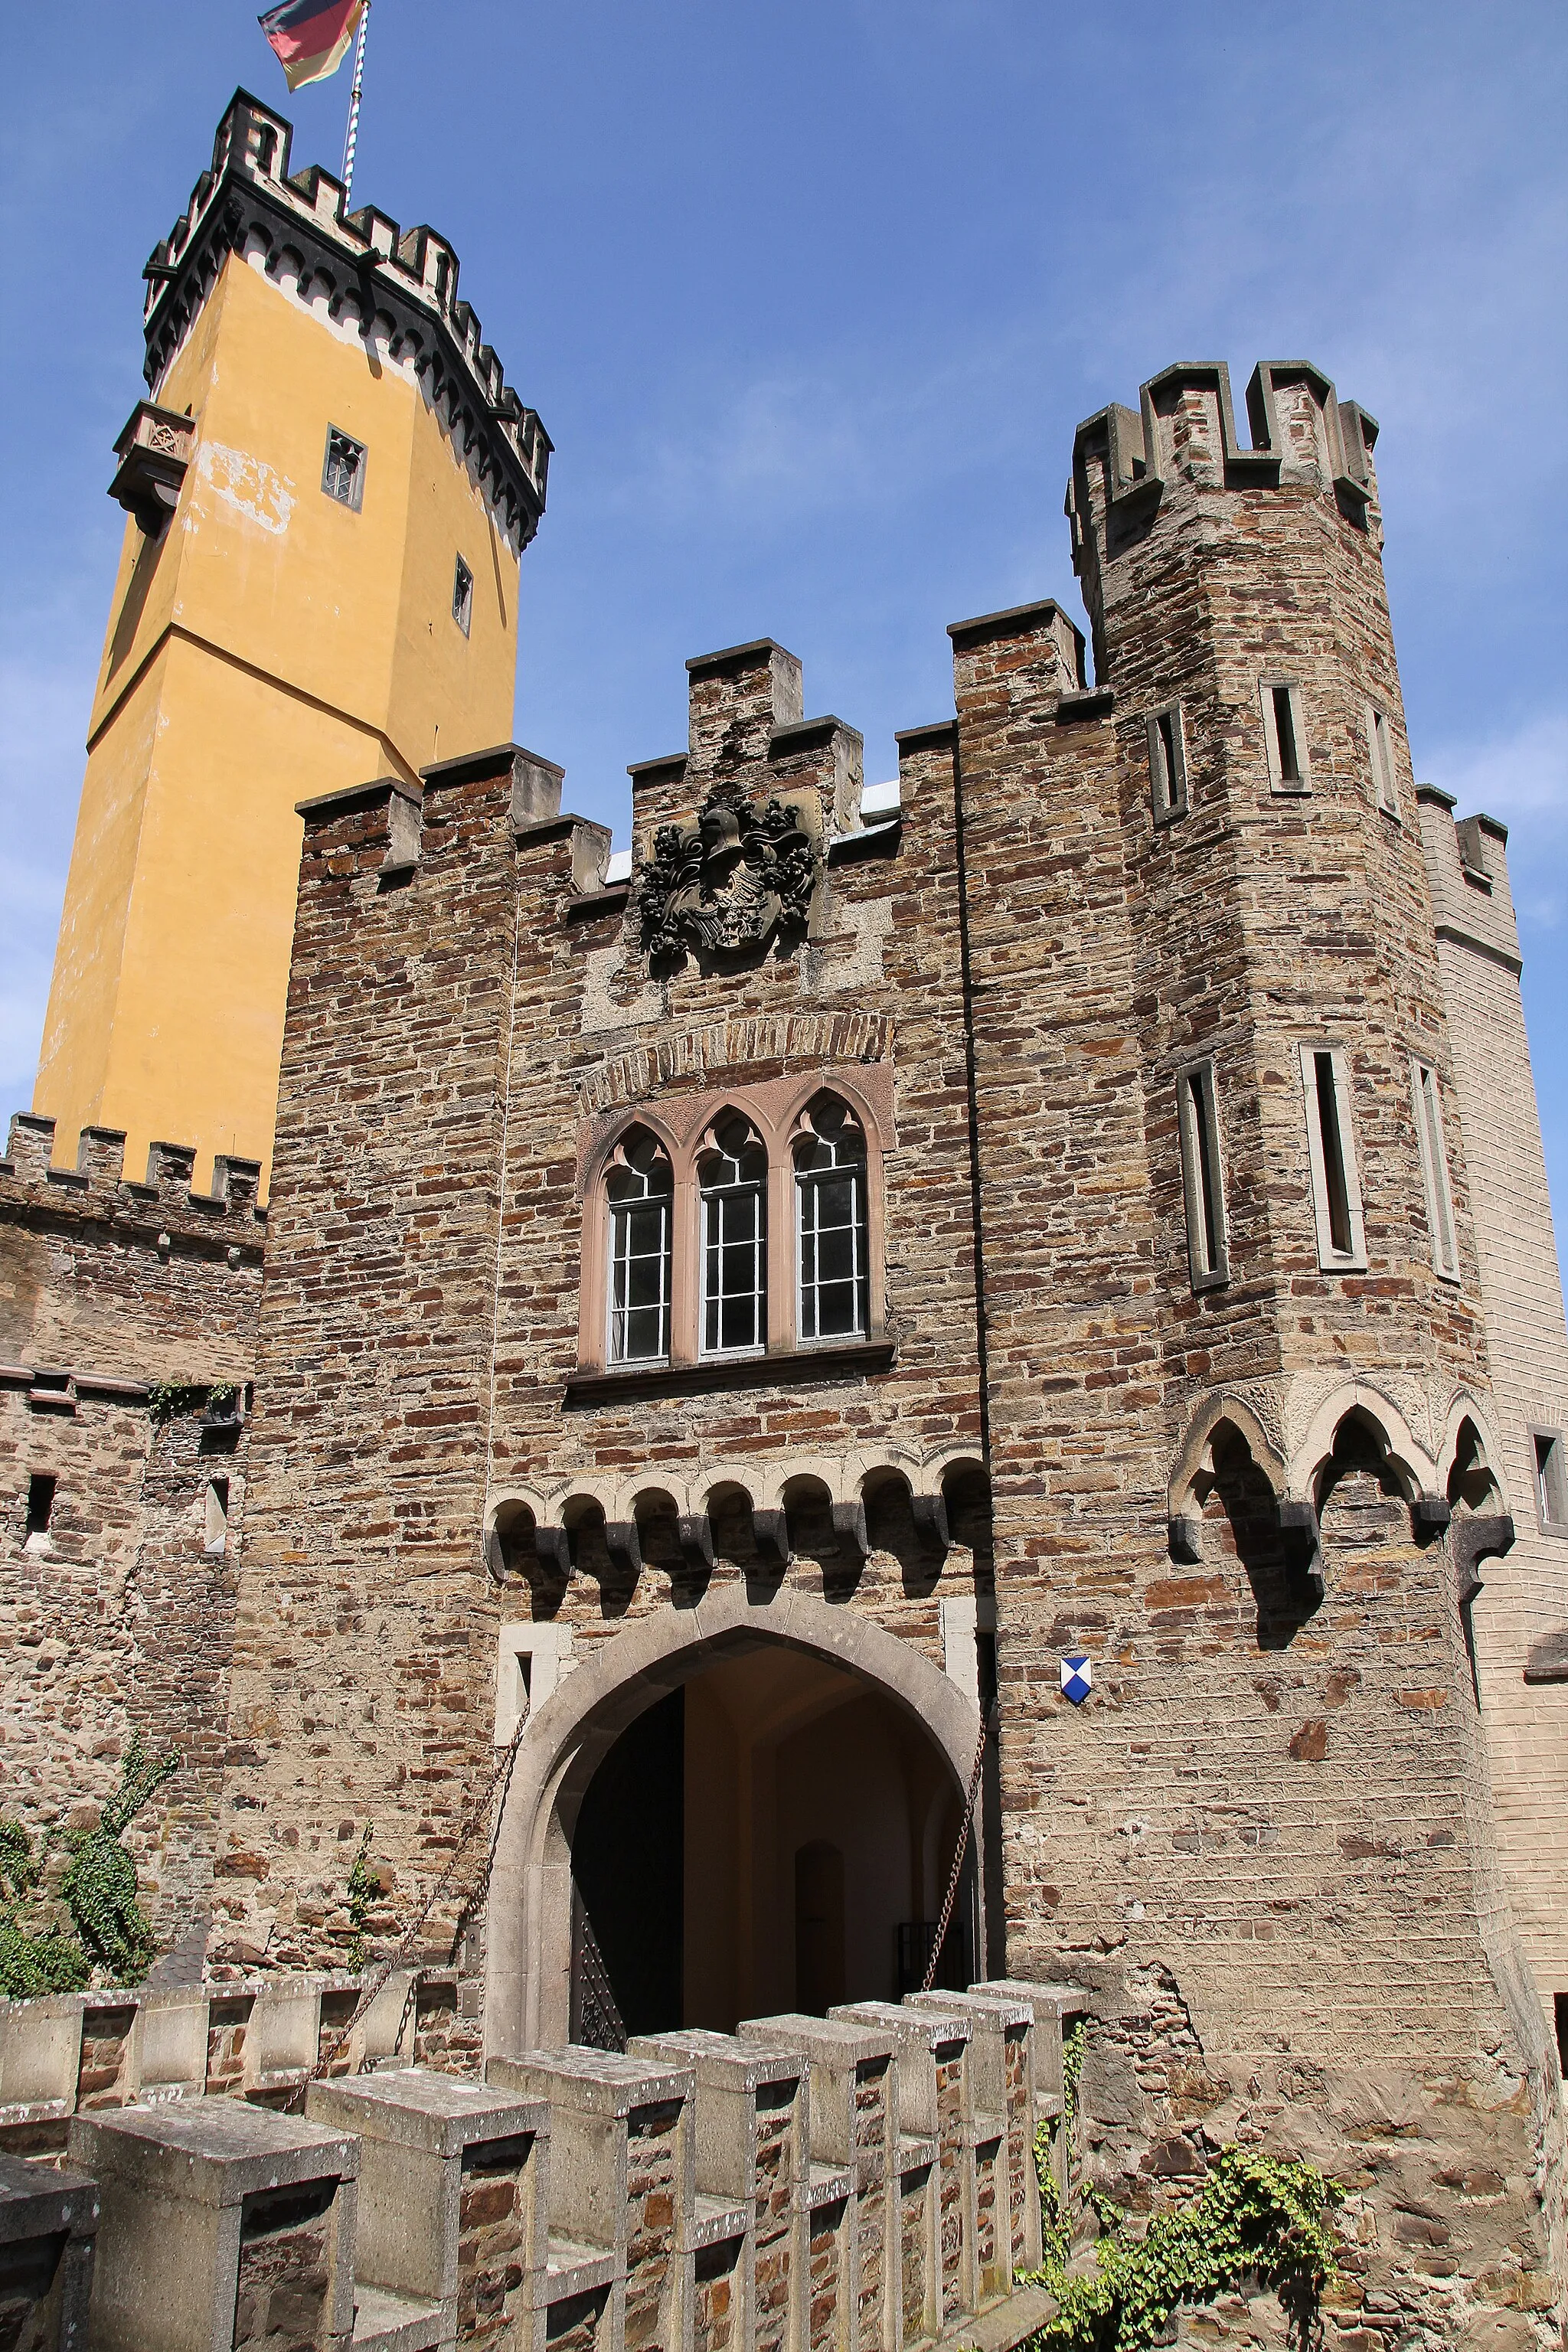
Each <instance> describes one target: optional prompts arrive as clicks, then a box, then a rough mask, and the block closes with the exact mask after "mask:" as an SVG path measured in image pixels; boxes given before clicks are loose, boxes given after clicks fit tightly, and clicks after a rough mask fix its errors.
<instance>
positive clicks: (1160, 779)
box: [1148, 702, 1187, 824]
mask: <svg viewBox="0 0 1568 2352" xmlns="http://www.w3.org/2000/svg"><path fill="white" fill-rule="evenodd" d="M1162 719H1164V720H1167V721H1168V722H1169V725H1170V732H1171V740H1170V745H1169V748H1168V749H1167V746H1166V742H1165V737H1164V733H1163V730H1162V727H1161V724H1160V722H1161V720H1162ZM1148 734H1149V797H1150V804H1151V806H1152V810H1153V814H1154V822H1155V824H1172V823H1173V820H1174V819H1175V818H1177V817H1179V816H1185V814H1186V813H1187V744H1186V729H1185V726H1184V721H1183V717H1182V706H1181V704H1180V703H1179V702H1168V703H1166V704H1165V706H1164V708H1163V709H1160V710H1152V711H1151V712H1150V713H1149V720H1148Z"/></svg>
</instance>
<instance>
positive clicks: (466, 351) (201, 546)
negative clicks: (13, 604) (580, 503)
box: [34, 90, 550, 1182]
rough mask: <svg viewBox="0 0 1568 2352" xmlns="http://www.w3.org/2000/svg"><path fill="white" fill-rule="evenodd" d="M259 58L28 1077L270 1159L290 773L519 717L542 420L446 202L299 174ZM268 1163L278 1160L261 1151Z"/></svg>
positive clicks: (227, 160)
mask: <svg viewBox="0 0 1568 2352" xmlns="http://www.w3.org/2000/svg"><path fill="white" fill-rule="evenodd" d="M289 138H290V126H289V123H288V122H286V121H284V120H283V119H282V117H281V116H280V115H277V114H274V113H272V112H271V111H270V110H268V108H267V107H265V106H262V105H260V104H259V103H258V100H255V99H253V98H250V97H248V96H247V94H246V93H245V92H244V91H243V90H241V91H239V92H238V93H237V95H236V97H235V99H234V100H233V103H232V104H231V105H230V107H229V109H228V111H227V113H226V115H225V117H224V119H223V121H222V122H221V124H220V125H219V127H218V133H217V139H216V144H215V146H214V150H213V163H212V170H211V171H210V172H205V173H203V174H202V177H201V179H200V180H199V181H198V182H197V184H196V187H195V193H194V194H193V196H192V198H191V205H190V209H189V211H188V212H187V213H186V214H185V215H184V218H183V219H182V220H180V221H179V222H178V223H177V224H176V226H175V227H174V231H173V233H172V235H171V236H170V237H169V238H168V240H167V242H166V243H165V244H163V245H160V246H159V247H158V248H157V250H156V252H155V253H154V254H153V258H152V260H151V261H150V262H149V263H148V265H147V272H146V275H147V278H148V295H147V304H146V316H145V331H146V341H147V362H146V370H145V373H146V379H147V383H148V387H149V389H150V391H151V393H152V395H153V396H152V399H151V400H150V401H143V402H142V404H140V405H139V406H138V408H137V410H136V411H135V413H134V415H132V419H131V422H130V424H129V425H127V426H126V428H125V431H124V432H123V433H122V434H121V437H120V440H119V441H118V443H117V444H116V445H115V446H116V453H117V455H118V456H119V457H120V459H121V465H120V469H119V471H118V473H117V474H116V476H115V478H114V482H113V484H112V488H111V494H112V496H114V497H115V498H116V499H119V501H120V502H121V505H122V506H124V507H125V508H126V509H127V512H128V517H129V520H128V521H127V524H126V530H125V541H124V546H123V549H122V551H121V560H120V572H119V577H118V579H117V581H116V583H115V589H114V601H113V605H112V607H111V610H110V622H109V630H108V635H107V638H106V642H105V646H104V653H103V663H102V667H101V669H100V673H99V679H98V687H97V691H96V693H95V696H94V698H93V707H92V719H91V725H90V728H89V733H88V762H87V774H86V778H85V781H84V782H83V786H82V796H81V812H80V814H79V818H78V821H77V833H76V842H75V846H74V848H73V850H72V853H71V866H70V877H69V880H68V885H67V888H66V901H65V912H64V916H63V918H62V920H61V924H60V936H59V943H58V948H57V950H56V953H55V969H54V978H53V982H52V984H51V987H50V991H49V1005H48V1013H47V1019H46V1022H45V1027H44V1043H43V1052H42V1055H41V1056H40V1060H39V1066H38V1083H37V1094H36V1096H35V1098H34V1108H35V1109H36V1110H37V1111H38V1112H40V1113H42V1114H44V1115H45V1116H52V1117H53V1118H55V1119H56V1121H57V1122H58V1124H57V1129H56V1132H57V1136H58V1139H59V1141H58V1145H57V1149H60V1148H62V1147H63V1148H64V1149H65V1150H66V1151H69V1150H71V1148H72V1145H73V1142H74V1139H75V1137H76V1136H77V1134H78V1133H79V1130H80V1129H82V1128H83V1127H89V1126H91V1127H110V1128H123V1129H125V1130H126V1133H127V1139H128V1141H127V1152H126V1166H127V1172H128V1173H130V1174H132V1175H133V1176H134V1175H139V1174H140V1173H141V1170H142V1165H143V1164H144V1161H145V1156H146V1152H147V1148H148V1146H149V1144H150V1143H152V1142H153V1140H154V1139H159V1140H167V1141H171V1142H178V1143H187V1144H195V1146H196V1149H197V1168H196V1175H197V1181H198V1182H199V1181H203V1180H204V1178H205V1171H207V1170H208V1169H209V1168H210V1165H211V1160H212V1156H213V1154H214V1153H215V1152H227V1153H230V1154H237V1155H240V1156H242V1157H246V1158H254V1159H258V1160H262V1161H263V1162H264V1163H265V1162H267V1161H268V1159H269V1156H270V1151H271V1144H272V1128H273V1118H274V1114H275V1106H276V1101H277V1094H278V1063H279V1050H280V1047H281V1043H282V1034H283V1009H284V999H285V995H286V993H287V989H288V981H289V950H290V946H291V943H292V938H293V923H294V892H295V883H296V877H297V874H298V870H299V861H300V820H299V818H298V817H297V816H296V815H295V814H294V808H295V803H296V802H298V801H300V800H304V799H307V798H309V797H310V796H311V795H313V794H315V793H325V792H332V791H335V790H337V789H338V788H340V787H342V786H344V785H351V784H356V783H362V782H365V781H367V780H368V779H369V778H371V777H373V776H378V775H398V776H401V777H403V778H404V779H405V782H410V783H416V782H417V779H418V772H419V770H420V769H421V768H424V767H427V766H429V765H430V764H431V763H432V762H433V761H437V760H445V759H447V758H456V757H458V756H460V755H461V754H462V753H464V752H467V751H478V750H480V749H482V748H483V747H485V746H486V745H489V744H491V743H497V742H504V741H505V740H507V739H508V738H509V737H510V733H511V722H512V697H513V688H514V681H515V677H516V667H517V582H518V562H519V559H520V557H521V552H522V550H523V548H524V547H525V546H526V545H527V544H528V541H530V540H531V538H532V536H533V533H534V531H535V530H536V529H537V527H538V524H539V519H540V516H541V515H542V512H543V509H544V491H545V475H546V468H547V467H548V463H549V457H550V440H549V436H547V435H546V433H545V431H544V429H543V427H542V425H541V424H540V422H539V419H538V417H537V416H536V415H534V413H533V411H532V410H531V409H528V408H524V407H523V406H522V404H521V402H520V400H519V399H518V396H517V394H515V393H514V392H511V391H510V390H508V389H507V387H506V383H505V381H504V378H503V376H502V373H501V369H500V362H498V360H497V359H496V356H495V353H494V352H492V351H491V350H490V349H489V346H488V345H487V344H486V343H484V341H482V340H481V337H480V332H479V320H477V319H476V318H475V316H474V314H473V312H472V311H471V310H470V309H469V308H468V304H467V303H466V302H460V301H458V299H457V294H458V262H457V257H456V255H455V254H454V253H453V252H452V251H451V248H450V247H448V246H447V245H446V244H444V243H443V241H442V240H441V238H440V237H438V236H436V235H435V233H434V232H433V231H432V230H430V229H428V228H415V229H410V230H409V231H408V233H407V234H406V235H405V236H404V235H400V234H399V231H398V227H397V224H396V222H395V221H391V220H388V219H387V218H386V217H385V216H384V215H383V214H381V213H378V212H376V211H375V210H374V207H372V206H370V205H366V206H365V207H364V208H363V210H361V211H358V212H354V213H352V214H348V215H345V214H344V212H343V210H342V187H341V186H340V184H339V183H338V182H337V181H336V180H334V179H332V178H331V176H330V175H329V174H328V173H325V172H321V171H320V170H316V169H311V170H310V171H307V172H302V173H299V174H298V175H297V176H295V177H292V178H291V177H290V176H289ZM263 1181H265V1172H264V1177H263Z"/></svg>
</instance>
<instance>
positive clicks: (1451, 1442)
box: [1435, 1389, 1513, 1514]
mask: <svg viewBox="0 0 1568 2352" xmlns="http://www.w3.org/2000/svg"><path fill="white" fill-rule="evenodd" d="M1466 1422H1468V1423H1470V1424H1471V1425H1472V1427H1473V1428H1474V1430H1475V1433H1476V1435H1477V1436H1478V1438H1479V1440H1480V1446H1481V1458H1482V1461H1483V1462H1484V1464H1485V1465H1486V1469H1487V1472H1488V1475H1489V1477H1490V1479H1491V1481H1492V1484H1493V1486H1495V1487H1496V1488H1497V1491H1498V1496H1499V1503H1498V1508H1499V1510H1500V1511H1503V1512H1507V1513H1510V1514H1511V1512H1512V1509H1513V1506H1512V1504H1511V1503H1510V1500H1509V1491H1508V1474H1507V1472H1506V1470H1505V1469H1504V1466H1503V1455H1502V1446H1501V1444H1500V1441H1499V1438H1498V1433H1497V1430H1496V1427H1495V1425H1494V1424H1493V1422H1492V1418H1491V1414H1490V1412H1489V1410H1488V1408H1487V1407H1486V1406H1485V1405H1483V1404H1482V1403H1481V1402H1480V1400H1479V1398H1478V1397H1477V1396H1476V1395H1475V1393H1474V1391H1472V1390H1469V1389H1460V1390H1458V1391H1457V1393H1456V1394H1455V1396H1454V1399H1453V1402H1451V1404H1450V1405H1449V1407H1448V1411H1447V1417H1446V1418H1445V1420H1444V1423H1443V1441H1442V1444H1440V1445H1439V1446H1438V1448H1437V1463H1436V1482H1435V1483H1436V1491H1437V1493H1438V1494H1439V1495H1447V1491H1448V1481H1449V1479H1450V1478H1451V1477H1452V1475H1453V1471H1454V1462H1455V1458H1456V1456H1457V1455H1458V1450H1459V1433H1460V1431H1461V1430H1462V1429H1463V1428H1464V1425H1465V1423H1466Z"/></svg>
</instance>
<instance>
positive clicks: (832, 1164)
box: [795, 1095, 870, 1339]
mask: <svg viewBox="0 0 1568 2352" xmlns="http://www.w3.org/2000/svg"><path fill="white" fill-rule="evenodd" d="M795 1226H796V1239H797V1244H798V1247H797V1265H798V1268H799V1297H798V1300H797V1307H798V1313H799V1333H800V1337H801V1339H861V1338H864V1336H865V1334H866V1332H867V1330H868V1327H869V1314H870V1284H869V1280H868V1268H869V1257H870V1252H869V1247H868V1216H867V1197H866V1138H865V1135H864V1134H863V1132H862V1131H861V1128H860V1125H859V1122H858V1119H857V1118H855V1117H854V1115H853V1113H852V1112H851V1111H850V1109H849V1108H848V1106H847V1104H845V1103H842V1102H840V1101H839V1099H838V1097H837V1095H819V1096H818V1097H817V1098H816V1101H815V1102H814V1103H813V1104H812V1105H811V1106H810V1108H809V1109H808V1110H807V1111H806V1114H805V1123H804V1130H803V1132H802V1133H801V1134H800V1135H799V1136H798V1137H797V1139H796V1141H795Z"/></svg>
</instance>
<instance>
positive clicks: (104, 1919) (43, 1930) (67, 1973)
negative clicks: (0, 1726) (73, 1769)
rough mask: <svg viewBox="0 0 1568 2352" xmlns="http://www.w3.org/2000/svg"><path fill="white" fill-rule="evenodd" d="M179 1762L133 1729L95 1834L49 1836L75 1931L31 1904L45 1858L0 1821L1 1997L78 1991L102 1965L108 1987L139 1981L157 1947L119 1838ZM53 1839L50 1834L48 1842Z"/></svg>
mask: <svg viewBox="0 0 1568 2352" xmlns="http://www.w3.org/2000/svg"><path fill="white" fill-rule="evenodd" d="M179 1768H180V1758H179V1757H178V1755H169V1756H164V1757H162V1758H160V1759H156V1760H154V1759H153V1758H152V1757H150V1756H149V1755H148V1754H147V1751H146V1749H145V1748H143V1747H142V1739H141V1735H140V1733H137V1732H132V1736H131V1740H130V1744H129V1746H128V1747H127V1748H126V1750H125V1754H124V1757H123V1759H121V1768H120V1786H119V1788H118V1789H117V1790H115V1793H114V1795H113V1796H112V1797H111V1798H110V1800H109V1801H108V1803H107V1804H106V1805H105V1806H104V1808H103V1811H102V1814H101V1816H100V1821H99V1825H98V1827H97V1828H96V1829H94V1830H65V1831H58V1832H54V1834H53V1840H52V1842H53V1843H57V1844H58V1845H61V1846H63V1847H64V1848H65V1849H66V1851H67V1853H68V1855H69V1857H70V1859H69V1861H68V1863H67V1864H66V1867H65V1870H64V1872H63V1873H62V1874H61V1877H60V1882H59V1900H60V1901H61V1902H62V1903H63V1904H64V1906H65V1907H66V1910H67V1911H68V1914H69V1916H70V1922H71V1927H73V1928H74V1929H75V1933H74V1935H73V1934H70V1933H68V1932H67V1930H66V1928H65V1927H64V1926H63V1925H62V1924H60V1923H59V1922H58V1921H56V1920H52V1919H50V1918H49V1917H48V1916H47V1914H45V1915H43V1916H38V1914H37V1895H38V1887H39V1883H40V1881H41V1879H42V1877H43V1864H42V1862H41V1860H40V1859H39V1858H38V1857H37V1855H35V1853H34V1851H33V1842H32V1839H31V1838H30V1837H29V1836H28V1834H27V1832H26V1829H25V1828H24V1827H23V1825H22V1823H21V1822H17V1821H14V1820H11V1819H9V1818H8V1817H6V1818H0V1993H4V1994H5V1996H6V1997H7V1998H8V1999H10V2000H28V1999H31V1998H33V1997H35V1996H37V1994H40V1993H50V1992H79V1991H80V1990H81V1989H82V1988H83V1987H84V1986H85V1985H87V1984H89V1982H90V1981H91V1979H92V1974H93V1970H94V1969H95V1968H96V1969H101V1970H102V1971H103V1972H104V1976H105V1978H106V1979H107V1981H109V1982H110V1983H111V1984H138V1983H140V1982H141V1980H142V1978H143V1977H144V1976H145V1975H146V1973H147V1969H148V1966H149V1964H150V1962H151V1961H152V1959H153V1954H154V1953H155V1951H156V1949H157V1944H156V1940H155V1938H154V1937H153V1930H152V1927H150V1925H149V1924H148V1922H147V1920H146V1918H145V1917H144V1916H143V1915H142V1909H141V1906H140V1905H139V1904H138V1903H137V1900H136V1865H135V1864H134V1863H133V1862H132V1859H131V1856H130V1855H129V1854H128V1853H126V1851H125V1848H124V1847H123V1846H122V1845H121V1843H120V1841H121V1837H122V1835H123V1834H124V1832H125V1831H126V1830H127V1829H129V1827H130V1826H131V1823H132V1822H133V1821H134V1820H135V1818H136V1816H137V1814H138V1813H139V1812H141V1811H142V1808H143V1807H144V1806H145V1805H146V1804H147V1803H148V1801H149V1800H150V1799H151V1798H152V1797H153V1794H154V1793H155V1792H156V1790H159V1789H160V1788H162V1786H163V1782H164V1781H165V1780H168V1778H169V1776H170V1774H171V1773H173V1772H177V1771H178V1770H179ZM49 1842H50V1841H49V1840H46V1842H45V1843H46V1844H47V1843H49Z"/></svg>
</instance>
